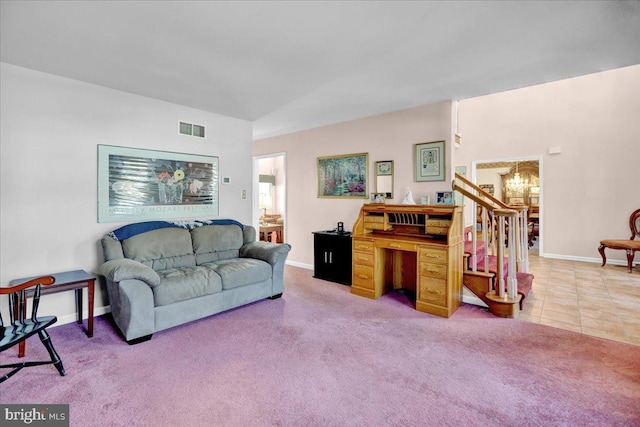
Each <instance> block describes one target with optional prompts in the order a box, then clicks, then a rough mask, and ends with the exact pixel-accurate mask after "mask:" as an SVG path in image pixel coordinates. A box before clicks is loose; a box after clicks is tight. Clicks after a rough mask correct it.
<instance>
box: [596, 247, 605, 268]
mask: <svg viewBox="0 0 640 427" xmlns="http://www.w3.org/2000/svg"><path fill="white" fill-rule="evenodd" d="M598 252H600V256H602V266H603V267H604V265H605V264H606V263H607V257H606V256H605V255H604V245H600V247H599V248H598Z"/></svg>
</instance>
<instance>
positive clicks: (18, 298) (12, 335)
mask: <svg viewBox="0 0 640 427" xmlns="http://www.w3.org/2000/svg"><path fill="white" fill-rule="evenodd" d="M54 281H55V279H54V278H53V277H51V276H44V277H39V278H37V279H32V280H29V281H28V282H25V283H22V284H20V285H15V286H12V287H9V288H3V287H0V295H8V296H9V317H10V322H9V324H7V325H5V324H4V322H3V320H2V314H0V352H4V351H6V350H8V349H10V348H11V347H13V346H15V345H18V344H20V343H21V342H23V341H24V340H26V339H27V338H29V337H30V336H33V335H35V334H38V336H39V337H40V341H42V344H44V346H45V348H46V349H47V351H48V352H49V356H51V360H46V361H28V362H20V363H11V364H8V365H0V368H2V369H7V368H11V369H12V370H11V371H9V372H7V373H6V374H5V373H0V375H2V376H0V383H2V382H4V381H6V380H7V379H9V378H10V377H11V376H13V375H14V374H15V373H16V372H18V371H19V370H21V369H22V368H26V367H30V366H38V365H48V364H53V365H54V366H55V367H56V369H58V372H60V375H62V376H64V375H66V373H65V371H64V367H63V366H62V360H60V356H58V353H56V350H55V349H54V348H53V344H52V343H51V337H50V336H49V334H48V333H47V330H46V329H47V328H48V327H49V326H51V325H53V324H54V323H56V321H57V320H58V319H57V318H56V316H43V317H37V315H38V305H39V303H40V287H41V286H42V285H44V286H48V285H52V284H53V282H54ZM32 293H33V302H32V305H31V317H30V318H27V297H28V296H31V294H32Z"/></svg>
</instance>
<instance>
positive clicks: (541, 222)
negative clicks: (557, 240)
mask: <svg viewBox="0 0 640 427" xmlns="http://www.w3.org/2000/svg"><path fill="white" fill-rule="evenodd" d="M525 160H537V161H538V171H539V178H540V199H539V201H538V205H539V206H540V220H539V233H538V234H539V235H538V255H539V256H540V257H543V256H544V250H543V241H544V236H543V234H544V232H543V230H544V215H543V212H544V184H543V182H544V179H543V170H544V168H543V167H542V156H541V155H538V156H520V157H505V158H500V159H485V160H474V161H472V162H471V182H473V183H474V184H476V185H478V181H477V173H476V166H477V165H478V164H481V163H497V162H516V161H525Z"/></svg>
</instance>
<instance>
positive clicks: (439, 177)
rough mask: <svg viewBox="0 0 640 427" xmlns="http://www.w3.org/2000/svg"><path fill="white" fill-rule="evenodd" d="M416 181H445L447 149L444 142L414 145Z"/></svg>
mask: <svg viewBox="0 0 640 427" xmlns="http://www.w3.org/2000/svg"><path fill="white" fill-rule="evenodd" d="M414 163H415V166H414V167H415V171H414V174H415V180H416V182H420V181H444V179H445V147H444V141H436V142H425V143H422V144H415V145H414Z"/></svg>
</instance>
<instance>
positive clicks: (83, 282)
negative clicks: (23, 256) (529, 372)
mask: <svg viewBox="0 0 640 427" xmlns="http://www.w3.org/2000/svg"><path fill="white" fill-rule="evenodd" d="M40 276H53V277H54V278H55V279H56V281H55V283H54V284H53V285H51V286H43V287H42V289H41V292H40V295H47V294H55V293H58V292H65V291H70V290H75V291H76V311H77V312H78V323H79V324H82V289H83V288H85V287H86V288H88V290H89V298H88V300H89V317H88V319H87V336H88V337H89V338H91V337H93V308H94V299H95V298H94V297H95V283H96V276H93V275H91V274H89V273H87V272H86V271H84V270H74V271H65V272H62V273H56V274H42V275H40ZM40 276H33V277H26V278H23V279H15V280H12V281H11V282H9V284H10V285H12V286H13V285H17V284H20V283H24V282H27V281H29V280H31V279H35V278H37V277H40ZM32 295H33V290H30V291H27V296H28V297H29V296H32ZM25 347H26V346H25V341H22V342H21V343H20V344H19V345H18V357H24V354H25Z"/></svg>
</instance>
